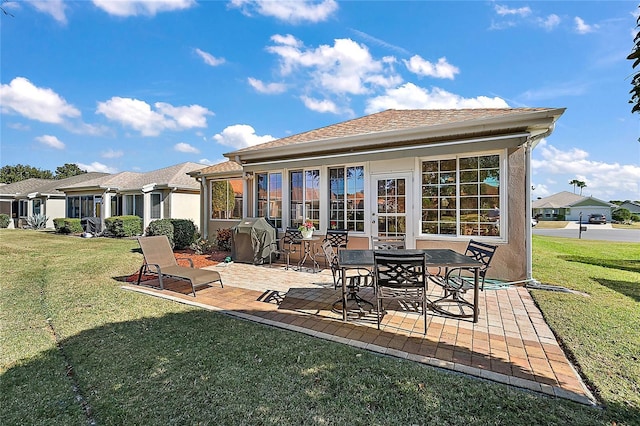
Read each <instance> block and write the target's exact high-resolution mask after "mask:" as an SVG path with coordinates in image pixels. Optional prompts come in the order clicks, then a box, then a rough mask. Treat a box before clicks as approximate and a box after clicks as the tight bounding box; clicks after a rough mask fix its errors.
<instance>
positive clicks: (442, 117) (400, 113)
mask: <svg viewBox="0 0 640 426" xmlns="http://www.w3.org/2000/svg"><path fill="white" fill-rule="evenodd" d="M552 109H553V108H484V109H483V108H478V109H415V110H393V109H390V110H386V111H382V112H378V113H375V114H371V115H367V116H364V117H360V118H356V119H353V120H349V121H344V122H342V123H337V124H333V125H330V126H326V127H322V128H319V129H315V130H311V131H308V132H303V133H298V134H296V135H292V136H288V137H285V138H281V139H276V140H274V141H270V142H265V143H263V144H259V145H255V146H250V147H247V148H243V149H240V150H237V151H234V153H244V152H250V151H255V150H259V149H268V148H273V147H281V146H287V145H295V144H299V143H305V142H313V141H320V140H326V139H333V138H342V137H348V136H355V135H366V134H374V133H383V132H391V131H398V130H405V129H413V128H418V127H428V126H436V125H444V124H452V123H463V122H465V121H472V120H474V121H475V120H482V119H490V118H496V117H506V116H513V115H518V114H524V113H531V112H538V111H550V110H552Z"/></svg>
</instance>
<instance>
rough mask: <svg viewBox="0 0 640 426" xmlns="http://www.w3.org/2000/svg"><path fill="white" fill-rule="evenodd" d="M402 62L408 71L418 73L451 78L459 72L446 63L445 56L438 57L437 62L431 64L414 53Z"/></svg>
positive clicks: (456, 68)
mask: <svg viewBox="0 0 640 426" xmlns="http://www.w3.org/2000/svg"><path fill="white" fill-rule="evenodd" d="M403 62H404V64H405V65H406V66H407V69H408V70H409V71H411V72H412V73H414V74H418V75H424V76H429V77H435V78H448V79H450V80H453V79H454V77H455V75H456V74H458V73H460V69H459V68H458V67H456V66H455V65H451V64H450V63H448V62H447V58H445V57H442V58H440V59H438V63H437V64H432V63H431V62H429V61H427V60H425V59H423V58H422V57H420V55H414V56H412V57H411V59H409V60H408V61H407V60H403Z"/></svg>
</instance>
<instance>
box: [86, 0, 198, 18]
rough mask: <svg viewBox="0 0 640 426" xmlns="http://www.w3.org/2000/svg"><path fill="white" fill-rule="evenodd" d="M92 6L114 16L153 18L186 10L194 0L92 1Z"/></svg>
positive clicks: (194, 2)
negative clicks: (160, 14) (159, 14)
mask: <svg viewBox="0 0 640 426" xmlns="http://www.w3.org/2000/svg"><path fill="white" fill-rule="evenodd" d="M93 4H94V5H95V6H96V7H98V8H100V9H102V10H104V11H105V12H107V13H108V14H110V15H115V16H122V17H126V16H137V15H146V16H155V15H156V14H157V13H160V12H170V11H174V10H183V9H188V8H190V7H192V6H195V5H196V1H195V0H93Z"/></svg>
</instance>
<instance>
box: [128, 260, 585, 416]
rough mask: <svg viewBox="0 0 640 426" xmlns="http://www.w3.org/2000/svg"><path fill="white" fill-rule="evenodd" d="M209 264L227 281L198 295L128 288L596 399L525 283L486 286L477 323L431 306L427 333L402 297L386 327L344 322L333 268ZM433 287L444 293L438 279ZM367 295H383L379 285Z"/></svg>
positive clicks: (366, 320)
mask: <svg viewBox="0 0 640 426" xmlns="http://www.w3.org/2000/svg"><path fill="white" fill-rule="evenodd" d="M209 269H214V270H216V271H219V272H220V274H221V275H222V280H223V282H224V288H220V286H219V285H218V284H214V285H213V286H212V287H206V288H202V289H200V290H198V291H197V293H196V294H197V296H196V297H195V298H194V297H193V295H191V293H190V292H191V287H190V286H189V285H185V283H182V282H179V281H170V280H166V279H165V290H160V289H159V288H158V281H157V280H151V281H146V282H144V284H145V285H144V286H142V285H141V286H136V285H126V286H124V288H126V289H129V290H134V291H139V292H143V293H146V294H150V295H153V296H157V297H163V298H167V299H171V300H175V301H178V302H181V303H188V304H191V305H195V306H200V307H202V308H205V309H210V310H215V311H221V312H224V313H227V314H230V315H233V316H236V317H239V318H244V319H248V320H251V321H256V322H259V323H263V324H267V325H271V326H276V327H280V328H284V329H288V330H292V331H297V332H301V333H305V334H309V335H312V336H315V337H319V338H323V339H327V340H332V341H336V342H340V343H343V344H347V345H352V346H355V347H359V348H363V349H367V350H371V351H374V352H378V353H383V354H387V355H391V356H396V357H400V358H407V359H410V360H413V361H415V362H420V363H424V364H428V365H432V366H437V367H440V368H445V369H449V370H453V371H457V372H461V373H465V374H468V375H471V376H477V377H481V378H484V379H488V380H492V381H496V382H500V383H505V384H509V385H512V386H516V387H520V388H525V389H529V390H532V391H537V392H541V393H544V394H547V395H553V396H557V397H561V398H567V399H571V400H573V401H576V402H580V403H584V404H594V402H595V400H594V398H593V396H592V395H591V393H590V392H589V391H588V390H587V388H586V386H585V385H584V383H583V381H582V380H581V378H580V376H579V375H578V374H577V372H576V370H575V368H574V367H573V366H572V364H571V363H570V362H569V360H568V359H567V357H566V356H565V354H564V352H563V351H562V349H561V348H560V346H559V344H558V342H557V341H556V339H555V337H554V335H553V333H552V331H551V329H550V328H549V326H548V325H547V324H546V323H545V321H544V319H543V318H542V314H541V313H540V311H539V310H538V308H537V307H536V306H535V304H534V302H533V300H532V298H531V296H530V295H529V292H528V291H527V289H525V288H524V287H519V286H509V287H506V288H499V289H487V290H485V291H483V292H480V295H479V303H480V317H479V321H478V322H477V323H475V324H474V323H473V322H472V321H471V319H454V318H447V317H444V316H442V315H440V314H437V313H434V312H432V311H427V315H428V325H427V333H426V335H425V334H424V329H423V321H422V318H421V317H420V315H419V314H418V313H416V312H411V311H410V310H403V309H402V308H401V307H400V306H397V307H395V308H394V307H392V306H390V307H389V308H388V309H387V314H386V315H385V316H384V318H383V321H382V327H381V329H380V330H378V329H377V321H376V315H375V310H374V311H373V313H369V314H366V315H364V316H361V317H357V318H355V319H351V320H349V321H347V322H343V321H342V315H341V313H337V312H333V311H332V310H331V307H332V304H333V302H335V301H336V300H338V299H339V298H340V289H338V290H335V289H334V287H333V279H332V276H331V273H330V271H327V270H323V271H321V272H319V273H315V274H313V273H309V272H302V271H300V272H299V271H295V270H293V269H290V270H288V271H287V270H284V269H283V268H282V267H281V265H274V266H273V267H272V268H269V267H262V266H253V265H247V264H241V263H231V264H228V265H223V264H221V265H218V266H214V267H209ZM431 287H433V290H432V291H434V292H436V293H437V292H438V291H439V289H440V288H439V287H438V286H431ZM360 295H361V296H363V297H364V298H365V299H367V300H371V301H374V303H375V298H374V294H373V292H372V289H370V288H365V289H362V290H361V291H360ZM435 295H436V294H432V295H431V296H433V297H435ZM468 297H469V299H470V300H471V295H468Z"/></svg>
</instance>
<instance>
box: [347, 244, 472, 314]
mask: <svg viewBox="0 0 640 426" xmlns="http://www.w3.org/2000/svg"><path fill="white" fill-rule="evenodd" d="M373 252H374V251H373V250H340V251H339V252H338V265H339V266H340V268H341V269H342V276H343V277H344V276H345V273H346V271H347V269H351V268H358V267H360V268H371V267H373V266H374V262H373ZM376 252H382V253H384V252H392V253H398V254H401V253H405V254H416V253H426V255H427V267H429V268H469V269H472V270H473V277H474V282H473V289H474V292H473V322H478V289H479V282H480V280H479V276H480V273H479V272H480V267H482V263H481V262H479V261H477V260H475V259H474V258H472V257H469V256H465V255H464V254H460V253H458V252H457V251H455V250H451V249H403V250H376ZM346 297H347V296H346V288H345V280H342V302H343V303H342V306H343V308H342V320H343V321H347V310H346V306H347V301H346ZM454 316H455V315H454Z"/></svg>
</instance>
